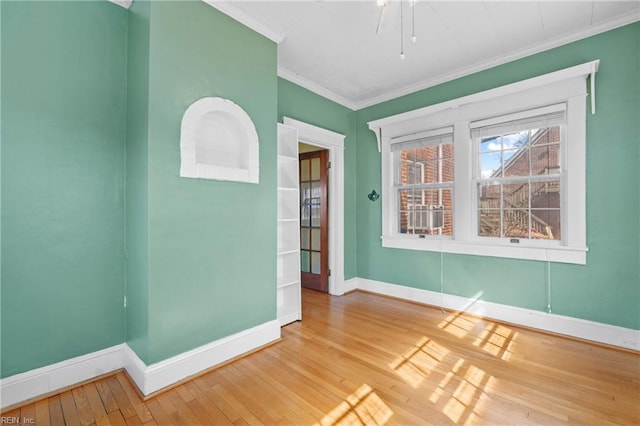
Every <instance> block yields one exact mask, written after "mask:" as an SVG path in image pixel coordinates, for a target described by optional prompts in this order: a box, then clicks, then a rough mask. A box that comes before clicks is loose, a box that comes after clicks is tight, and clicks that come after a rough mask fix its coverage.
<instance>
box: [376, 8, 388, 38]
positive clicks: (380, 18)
mask: <svg viewBox="0 0 640 426" xmlns="http://www.w3.org/2000/svg"><path fill="white" fill-rule="evenodd" d="M385 9H386V7H381V8H380V15H378V25H377V26H376V34H380V31H381V30H382V19H383V18H384V10H385Z"/></svg>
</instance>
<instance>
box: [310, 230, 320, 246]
mask: <svg viewBox="0 0 640 426" xmlns="http://www.w3.org/2000/svg"><path fill="white" fill-rule="evenodd" d="M311 250H320V229H318V228H313V229H312V230H311Z"/></svg>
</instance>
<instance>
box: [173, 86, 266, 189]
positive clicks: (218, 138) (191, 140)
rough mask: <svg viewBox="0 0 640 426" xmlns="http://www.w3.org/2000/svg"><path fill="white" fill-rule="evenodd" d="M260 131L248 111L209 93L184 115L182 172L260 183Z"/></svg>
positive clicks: (196, 176)
mask: <svg viewBox="0 0 640 426" xmlns="http://www.w3.org/2000/svg"><path fill="white" fill-rule="evenodd" d="M258 146H259V144H258V133H257V132H256V128H255V126H254V125H253V122H252V121H251V118H250V117H249V115H248V114H247V113H246V112H245V111H244V110H243V109H242V108H241V107H240V106H238V105H237V104H235V103H234V102H233V101H230V100H229V99H223V98H215V97H206V98H201V99H198V100H197V101H195V102H194V103H192V104H191V105H190V106H189V108H187V110H186V111H185V113H184V116H183V117H182V126H181V131H180V159H181V162H180V176H182V177H190V178H200V179H216V180H230V181H237V182H249V183H258V182H259V177H260V173H259V172H260V162H259V154H258V153H259V151H258Z"/></svg>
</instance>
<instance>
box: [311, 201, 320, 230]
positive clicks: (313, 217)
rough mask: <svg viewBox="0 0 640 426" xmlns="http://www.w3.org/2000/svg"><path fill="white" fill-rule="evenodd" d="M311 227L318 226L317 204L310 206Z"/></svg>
mask: <svg viewBox="0 0 640 426" xmlns="http://www.w3.org/2000/svg"><path fill="white" fill-rule="evenodd" d="M311 226H314V227H319V226H320V205H319V204H312V205H311Z"/></svg>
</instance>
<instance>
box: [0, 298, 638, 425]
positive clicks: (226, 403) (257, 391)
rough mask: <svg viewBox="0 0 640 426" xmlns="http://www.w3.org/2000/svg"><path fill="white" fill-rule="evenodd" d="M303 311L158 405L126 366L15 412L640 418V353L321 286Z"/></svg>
mask: <svg viewBox="0 0 640 426" xmlns="http://www.w3.org/2000/svg"><path fill="white" fill-rule="evenodd" d="M303 306H304V310H303V321H302V322H300V323H294V324H290V325H288V326H286V327H284V328H283V330H282V333H283V341H282V342H281V343H279V344H276V345H273V346H270V347H268V348H266V349H264V350H262V351H260V352H257V353H255V354H252V355H250V356H247V357H245V358H242V359H240V360H238V361H236V362H234V363H232V364H228V365H226V366H223V367H221V368H219V369H217V370H214V371H212V372H210V373H207V374H204V375H202V376H200V377H197V378H195V379H193V380H190V381H188V382H186V383H184V384H182V385H180V386H177V387H175V388H173V389H171V390H169V391H167V392H165V393H162V394H160V395H158V396H156V397H154V398H151V399H149V400H147V401H146V402H143V401H142V400H141V399H140V398H139V396H138V394H137V393H136V391H135V390H134V388H133V386H132V385H131V383H130V382H129V380H128V378H127V377H126V375H125V374H124V373H123V372H120V373H117V374H115V375H113V376H111V377H107V378H103V379H101V380H98V381H96V382H93V383H89V384H85V385H83V386H79V387H76V388H74V389H72V390H69V391H66V392H63V393H62V394H60V395H57V396H53V397H50V398H48V399H45V400H42V401H39V402H37V403H33V404H29V405H26V406H24V407H22V408H20V409H17V410H13V411H11V412H7V413H2V416H8V417H19V418H21V419H23V418H24V419H27V421H26V422H25V423H24V424H36V425H38V426H44V425H64V424H67V425H97V426H100V425H141V424H146V425H154V424H158V425H165V424H166V425H229V424H237V425H246V424H267V425H272V424H279V425H306V424H319V425H332V424H345V425H359V424H367V425H374V424H389V425H391V424H399V425H428V424H435V425H443V424H478V423H481V424H512V425H525V424H544V425H548V424H566V423H572V424H585V425H596V424H597V425H601V424H629V425H636V424H640V355H638V354H636V353H631V352H625V351H621V350H616V349H612V348H607V347H602V346H597V345H593V344H589V343H585V342H580V341H575V340H571V339H566V338H562V337H558V336H552V335H547V334H542V333H538V332H535V331H531V330H526V329H521V328H518V327H514V326H510V325H505V324H500V323H497V322H492V321H488V320H483V319H479V318H475V317H470V316H465V315H458V314H453V313H449V312H447V313H443V312H442V311H441V310H440V309H438V308H431V307H425V306H421V305H417V304H412V303H407V302H402V301H398V300H394V299H389V298H385V297H381V296H376V295H372V294H367V293H363V292H355V293H351V294H349V295H346V296H343V297H330V296H327V295H324V294H320V293H316V292H313V291H308V290H307V291H304V295H303ZM5 418H6V417H5ZM29 420H33V421H32V422H29ZM5 423H6V421H5Z"/></svg>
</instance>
